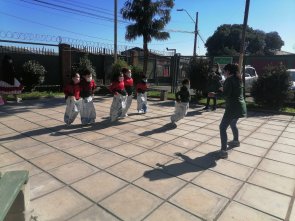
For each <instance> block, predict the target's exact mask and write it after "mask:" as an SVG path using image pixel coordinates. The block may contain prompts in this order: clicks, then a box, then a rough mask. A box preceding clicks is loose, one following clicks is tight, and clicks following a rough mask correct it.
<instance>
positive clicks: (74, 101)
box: [64, 73, 81, 125]
mask: <svg viewBox="0 0 295 221" xmlns="http://www.w3.org/2000/svg"><path fill="white" fill-rule="evenodd" d="M80 91H81V88H80V75H79V73H74V74H73V75H72V78H71V82H70V83H69V84H67V85H66V86H65V88H64V93H65V99H66V105H67V106H66V111H65V115H64V122H65V123H66V124H67V125H71V124H72V123H73V122H74V120H75V119H76V117H77V116H78V114H79V112H80V109H81V99H80Z"/></svg>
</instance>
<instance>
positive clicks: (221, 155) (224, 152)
mask: <svg viewBox="0 0 295 221" xmlns="http://www.w3.org/2000/svg"><path fill="white" fill-rule="evenodd" d="M218 156H219V158H221V159H226V158H227V157H228V153H227V152H226V151H225V150H220V151H219V152H218Z"/></svg>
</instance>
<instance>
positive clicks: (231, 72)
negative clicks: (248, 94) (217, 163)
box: [219, 64, 247, 158]
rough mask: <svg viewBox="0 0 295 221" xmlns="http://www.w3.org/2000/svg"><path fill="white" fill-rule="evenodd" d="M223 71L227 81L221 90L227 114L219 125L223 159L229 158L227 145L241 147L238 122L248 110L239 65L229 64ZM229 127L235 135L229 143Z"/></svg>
mask: <svg viewBox="0 0 295 221" xmlns="http://www.w3.org/2000/svg"><path fill="white" fill-rule="evenodd" d="M223 70H224V73H225V77H226V79H225V82H224V84H223V88H222V89H221V90H222V91H223V95H224V97H225V112H224V115H223V118H222V120H221V123H220V125H219V129H220V138H221V150H220V152H219V156H220V157H221V158H227V156H228V153H227V145H228V146H229V147H238V146H240V141H239V131H238V128H237V122H238V120H239V118H241V117H245V116H246V112H247V110H246V103H245V100H244V97H243V83H242V79H241V76H240V74H239V68H238V65H237V64H227V65H226V66H225V67H224V69H223ZM228 126H230V127H231V130H232V133H233V140H232V141H230V142H227V133H226V130H227V128H228Z"/></svg>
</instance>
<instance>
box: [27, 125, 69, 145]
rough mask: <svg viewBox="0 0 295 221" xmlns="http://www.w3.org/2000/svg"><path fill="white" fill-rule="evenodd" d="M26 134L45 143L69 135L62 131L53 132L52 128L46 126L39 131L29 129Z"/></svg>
mask: <svg viewBox="0 0 295 221" xmlns="http://www.w3.org/2000/svg"><path fill="white" fill-rule="evenodd" d="M25 134H26V135H27V136H30V137H32V138H33V139H35V140H38V141H40V142H44V143H48V142H51V141H55V140H60V139H64V138H66V137H67V136H65V135H63V134H61V133H55V132H52V130H48V129H45V128H42V130H39V131H37V132H34V131H29V132H26V133H25Z"/></svg>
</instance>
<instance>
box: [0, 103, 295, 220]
mask: <svg viewBox="0 0 295 221" xmlns="http://www.w3.org/2000/svg"><path fill="white" fill-rule="evenodd" d="M110 103H111V98H106V97H98V98H96V102H95V105H96V111H97V117H98V118H97V122H96V123H95V124H94V125H93V126H88V127H81V125H80V122H79V119H77V120H76V121H75V123H74V125H72V126H70V127H66V126H65V125H64V124H63V114H64V110H65V107H64V100H63V99H50V100H36V101H25V102H24V103H22V104H17V105H16V104H10V105H7V106H0V171H1V172H4V171H8V170H20V169H26V170H29V171H30V186H31V187H30V189H31V191H30V194H31V207H32V208H33V209H34V212H33V215H34V216H36V217H37V219H36V220H38V221H45V220H58V221H59V220H68V221H85V220H86V221H87V220H89V221H104V220H106V221H112V220H116V221H117V220H126V221H129V220H136V221H137V220H145V221H166V220H167V221H168V220H169V221H170V220H172V221H174V220H175V221H193V220H194V221H197V220H222V221H228V220H240V221H242V220H243V221H245V220H247V221H248V220H249V221H266V220H290V221H295V203H294V193H295V117H294V116H286V115H270V114H264V113H249V117H248V118H246V119H241V120H240V121H239V123H238V127H239V128H240V138H241V146H240V147H238V148H235V149H233V150H231V151H230V154H229V158H228V159H227V160H218V159H216V157H215V155H214V151H217V150H218V149H219V146H220V138H219V130H218V129H219V128H218V125H219V122H220V119H221V117H222V114H223V110H221V109H219V110H217V111H216V112H202V111H200V109H201V108H200V107H199V108H197V107H192V108H191V109H190V110H189V113H188V116H187V117H186V118H185V119H183V120H181V121H180V122H179V123H178V127H177V128H176V129H173V128H171V127H170V126H169V125H168V123H169V117H170V115H171V114H172V113H173V102H171V101H167V102H159V101H150V103H149V104H150V106H149V113H148V114H146V115H137V114H135V107H136V101H135V100H133V104H132V107H131V110H130V114H129V115H130V116H129V117H128V118H126V119H122V120H120V121H119V123H116V124H115V123H114V124H111V123H109V121H108V119H107V117H108V114H109V107H110ZM228 132H229V137H231V135H230V131H228Z"/></svg>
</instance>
